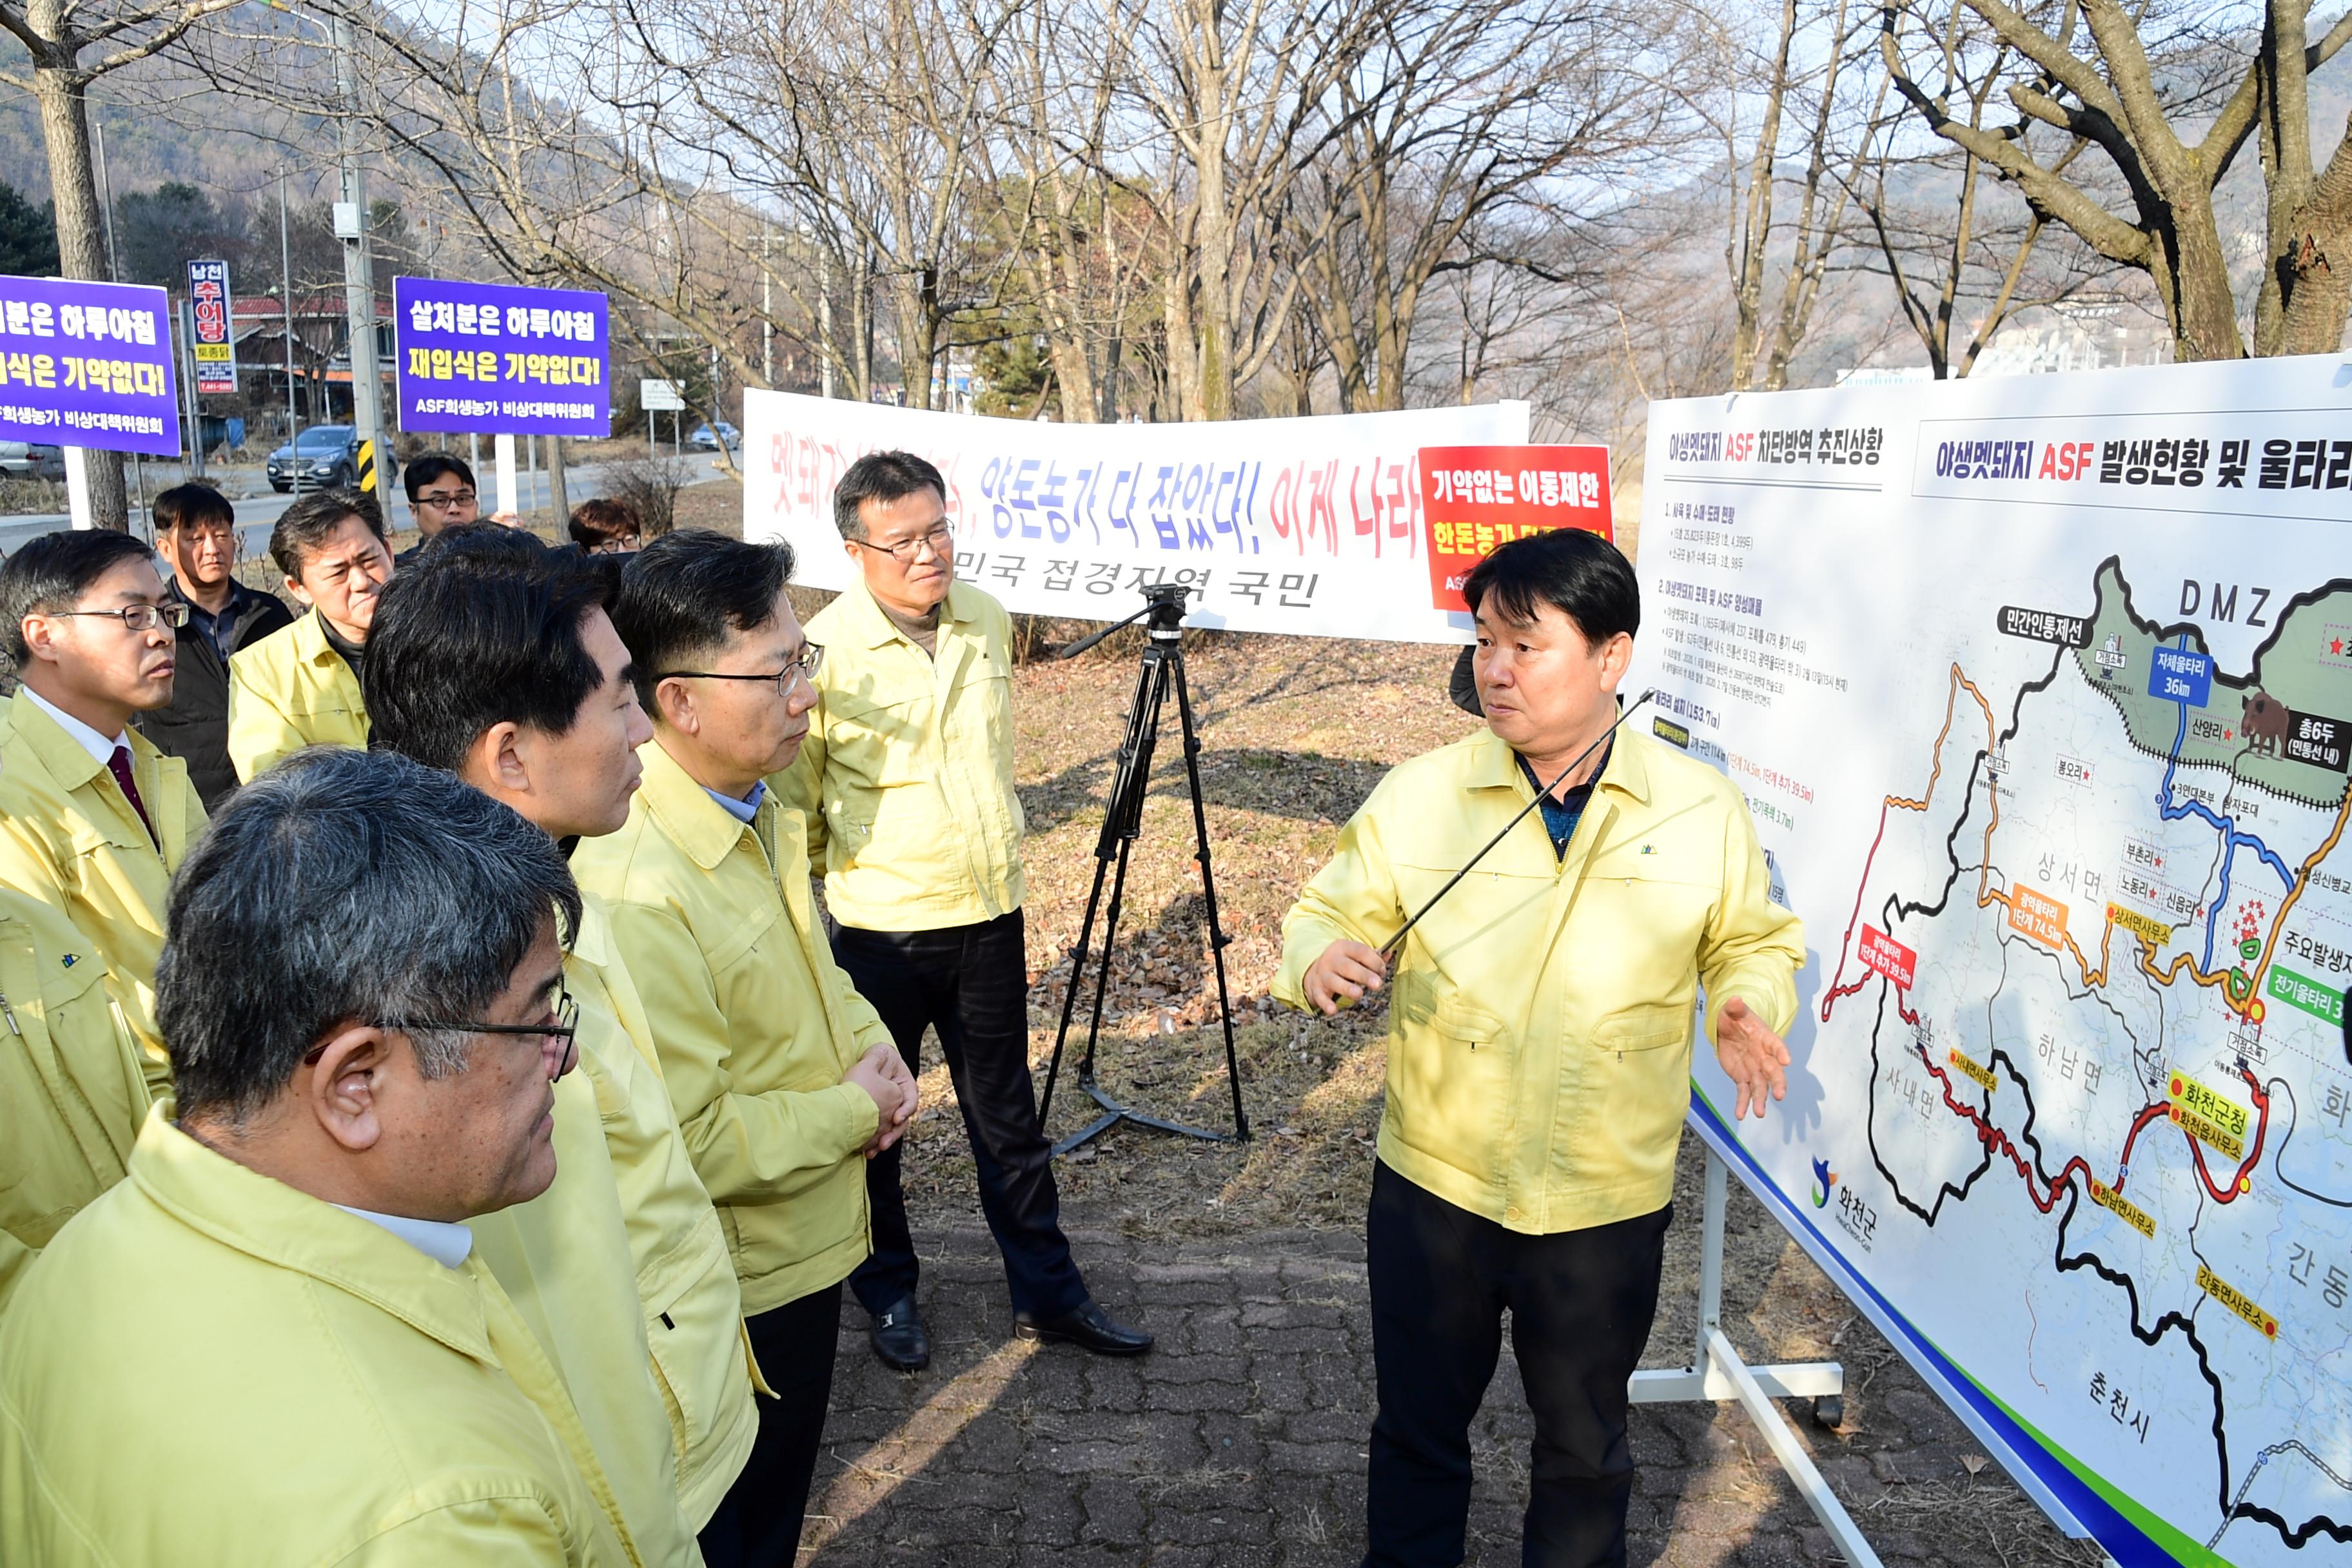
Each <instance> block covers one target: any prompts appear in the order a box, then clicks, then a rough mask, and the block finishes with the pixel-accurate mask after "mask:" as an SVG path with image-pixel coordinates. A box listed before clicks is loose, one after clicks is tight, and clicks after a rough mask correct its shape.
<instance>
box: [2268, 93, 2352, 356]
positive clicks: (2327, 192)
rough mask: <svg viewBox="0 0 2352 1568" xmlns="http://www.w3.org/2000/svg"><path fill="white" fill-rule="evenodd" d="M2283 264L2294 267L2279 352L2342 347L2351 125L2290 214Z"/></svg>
mask: <svg viewBox="0 0 2352 1568" xmlns="http://www.w3.org/2000/svg"><path fill="white" fill-rule="evenodd" d="M2289 232H2290V237H2291V240H2292V243H2291V245H2290V246H2289V252H2290V254H2289V256H2288V258H2287V259H2288V262H2289V264H2290V265H2291V266H2292V268H2294V270H2293V273H2292V279H2291V283H2290V286H2289V288H2288V291H2287V304H2286V310H2285V312H2284V319H2283V320H2282V321H2280V323H2279V332H2278V344H2277V347H2276V348H2275V349H2274V350H2273V353H2283V354H2332V353H2339V352H2341V350H2342V349H2343V346H2344V321H2345V317H2346V313H2347V309H2352V122H2347V124H2346V126H2345V131H2344V140H2343V141H2341V142H2337V143H2336V155H2335V156H2334V157H2332V158H2330V159H2328V160H2327V168H2326V172H2325V173H2323V174H2321V175H2320V176H2319V179H2318V182H2317V184H2315V185H2314V186H2313V188H2312V193H2311V199H2310V200H2309V201H2308V202H2306V203H2305V204H2304V205H2303V208H2302V210H2301V211H2299V212H2297V213H2296V214H2295V215H2294V225H2293V226H2292V228H2291V229H2290V231H2289Z"/></svg>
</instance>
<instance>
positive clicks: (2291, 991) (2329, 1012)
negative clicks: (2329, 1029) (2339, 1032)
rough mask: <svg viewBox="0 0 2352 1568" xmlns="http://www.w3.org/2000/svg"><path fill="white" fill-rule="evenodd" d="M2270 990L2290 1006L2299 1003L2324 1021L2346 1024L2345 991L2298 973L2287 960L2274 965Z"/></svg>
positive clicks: (2278, 999) (2306, 1010)
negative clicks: (2336, 989)
mask: <svg viewBox="0 0 2352 1568" xmlns="http://www.w3.org/2000/svg"><path fill="white" fill-rule="evenodd" d="M2270 994H2271V995H2272V997H2273V999H2274V1000H2276V1001H2280V1002H2284V1003H2285V1004H2286V1005H2288V1006H2290V1007H2300V1008H2302V1009H2303V1010H2304V1011H2305V1012H2306V1013H2308V1014H2310V1015H2311V1016H2313V1017H2315V1018H2316V1019H2318V1020H2319V1021H2320V1022H2321V1023H2323V1024H2334V1025H2336V1026H2337V1027H2339V1028H2340V1027H2342V1026H2343V1024H2344V993H2343V992H2341V991H2334V990H2330V989H2329V988H2328V987H2326V986H2325V985H2322V984H2319V982H2317V981H2316V980H2313V979H2310V978H2308V977H2306V976H2305V975H2301V974H2297V973H2295V972H2294V970H2292V969H2289V968H2287V967H2286V966H2285V965H2284V964H2277V963H2273V964H2272V965H2271V982H2270Z"/></svg>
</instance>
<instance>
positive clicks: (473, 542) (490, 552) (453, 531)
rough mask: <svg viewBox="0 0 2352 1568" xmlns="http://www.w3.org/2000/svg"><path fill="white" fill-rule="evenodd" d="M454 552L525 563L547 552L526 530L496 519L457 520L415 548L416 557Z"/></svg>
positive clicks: (536, 536)
mask: <svg viewBox="0 0 2352 1568" xmlns="http://www.w3.org/2000/svg"><path fill="white" fill-rule="evenodd" d="M445 551H447V552H456V553H458V554H461V555H464V556H466V557H467V558H468V559H470V560H475V561H511V562H514V563H517V564H520V565H529V564H530V563H533V562H536V561H537V560H539V558H540V557H541V556H542V555H545V554H546V553H547V544H546V542H544V541H543V540H541V538H540V537H539V535H537V534H536V533H533V532H531V531H529V530H528V529H521V528H509V527H507V526H506V525H505V524H504V523H500V522H457V523H452V524H450V525H449V526H448V527H447V528H445V529H443V530H442V531H440V532H438V533H436V534H435V535H434V536H433V537H432V538H430V539H428V540H426V541H425V542H424V543H423V544H421V545H419V546H418V547H417V555H416V559H418V560H419V561H422V560H423V559H425V555H426V554H427V553H438V552H445Z"/></svg>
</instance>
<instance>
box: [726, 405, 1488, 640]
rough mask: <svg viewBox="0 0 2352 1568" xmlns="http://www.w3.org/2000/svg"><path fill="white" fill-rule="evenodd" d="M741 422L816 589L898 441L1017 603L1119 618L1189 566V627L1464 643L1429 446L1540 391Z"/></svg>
mask: <svg viewBox="0 0 2352 1568" xmlns="http://www.w3.org/2000/svg"><path fill="white" fill-rule="evenodd" d="M743 426H744V428H743V457H742V462H743V474H744V485H743V537H745V538H746V539H758V540H782V541H784V542H787V543H789V544H791V545H792V547H793V552H794V553H795V554H796V555H797V556H798V558H799V563H798V568H797V572H796V574H795V580H796V581H798V582H802V583H805V584H809V585H810V586H812V587H817V588H843V587H846V586H847V585H848V584H849V580H850V576H851V574H852V573H853V571H854V568H853V567H852V566H851V564H850V562H849V560H848V557H847V556H846V555H845V553H844V552H843V550H842V544H841V534H840V531H839V530H838V529H836V528H835V525H834V521H833V490H834V486H835V483H836V482H837V481H838V480H839V479H840V478H841V474H842V470H843V469H845V468H848V467H849V465H850V464H851V463H853V462H856V460H857V459H858V458H860V457H862V456H864V455H865V454H866V453H867V452H875V451H883V450H887V449H892V448H903V449H905V450H907V451H911V452H914V453H916V454H917V455H919V456H920V457H922V458H927V459H929V461H930V462H931V463H933V464H935V465H936V466H937V467H938V468H939V469H940V475H941V477H942V478H944V479H946V480H947V486H948V493H947V503H948V517H949V521H950V524H951V525H952V527H953V528H954V530H955V541H956V543H955V548H956V572H957V574H958V575H959V576H961V577H962V578H963V579H964V580H965V581H967V582H971V583H975V584H979V585H980V586H981V587H982V588H985V589H987V590H988V592H990V593H991V594H993V595H995V596H996V597H997V598H998V599H1000V600H1002V601H1003V604H1004V605H1005V607H1006V608H1007V609H1010V610H1013V611H1014V612H1015V613H1018V614H1023V615H1034V616H1078V617H1087V618H1092V619H1097V620H1118V619H1119V618H1121V617H1122V616H1129V615H1131V614H1133V613H1134V612H1135V611H1136V610H1138V609H1139V608H1140V607H1141V597H1140V590H1141V588H1142V585H1143V584H1146V583H1161V582H1178V583H1187V584H1192V585H1193V586H1194V587H1195V588H1196V589H1198V590H1199V592H1198V593H1197V594H1196V595H1194V596H1193V597H1192V601H1191V608H1190V610H1189V611H1188V613H1187V615H1186V624H1187V625H1189V626H1211V627H1229V628H1232V629H1234V630H1236V631H1255V632H1292V633H1301V634H1307V635H1312V636H1318V637H1381V638H1385V639H1388V640H1391V641H1396V642H1453V643H1465V642H1468V641H1469V640H1470V617H1469V616H1467V615H1465V614H1464V613H1462V612H1461V611H1459V610H1449V609H1445V608H1443V607H1441V606H1439V605H1437V604H1436V603H1435V602H1434V600H1433V596H1432V592H1431V585H1430V573H1429V566H1428V548H1429V546H1428V540H1427V537H1426V534H1427V530H1426V527H1425V523H1424V518H1423V507H1422V480H1421V471H1420V466H1419V454H1420V452H1421V449H1422V448H1423V447H1497V446H1512V445H1517V444H1520V443H1524V442H1525V441H1526V440H1527V438H1528V405H1526V404H1524V403H1496V404H1485V405H1476V406H1473V407H1467V408H1424V409H1413V410H1411V411H1408V412H1405V413H1401V414H1352V415H1340V416H1327V417H1322V418H1312V419H1246V420H1235V421H1233V422H1231V423H1225V424H1214V425H1048V424H1039V423H1036V422H1034V421H1029V420H1020V419H987V418H981V417H977V416H971V415H965V414H940V413H932V412H929V411H927V410H922V409H909V408H897V407H892V406H889V405H883V404H872V403H851V402H847V401H845V400H842V399H835V398H823V397H806V396H802V395H798V394H794V393H786V392H762V391H757V390H754V391H749V392H746V393H745V394H744V395H743Z"/></svg>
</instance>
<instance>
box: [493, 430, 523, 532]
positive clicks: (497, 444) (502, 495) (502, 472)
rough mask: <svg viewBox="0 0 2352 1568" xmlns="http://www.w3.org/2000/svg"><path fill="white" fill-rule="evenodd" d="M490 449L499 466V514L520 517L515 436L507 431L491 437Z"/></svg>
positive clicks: (506, 516) (511, 517)
mask: <svg viewBox="0 0 2352 1568" xmlns="http://www.w3.org/2000/svg"><path fill="white" fill-rule="evenodd" d="M490 450H491V452H492V453H493V454H494V455H495V461H496V462H497V464H498V467H499V504H498V508H497V510H498V515H499V516H500V517H502V518H506V519H509V520H516V519H519V518H520V515H521V514H520V510H519V509H518V508H517V507H516V505H515V438H514V437H513V435H512V434H510V433H509V432H505V431H501V432H499V434H498V435H496V436H493V437H490Z"/></svg>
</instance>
